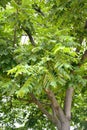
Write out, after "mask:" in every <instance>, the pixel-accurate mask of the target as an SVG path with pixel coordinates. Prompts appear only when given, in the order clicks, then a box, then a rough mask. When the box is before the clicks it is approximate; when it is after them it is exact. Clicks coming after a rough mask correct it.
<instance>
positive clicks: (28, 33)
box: [22, 27, 36, 46]
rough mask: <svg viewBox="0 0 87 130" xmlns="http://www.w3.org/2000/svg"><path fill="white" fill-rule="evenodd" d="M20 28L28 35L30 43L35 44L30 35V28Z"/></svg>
mask: <svg viewBox="0 0 87 130" xmlns="http://www.w3.org/2000/svg"><path fill="white" fill-rule="evenodd" d="M22 29H23V30H24V31H25V32H26V33H27V35H28V37H29V39H30V42H31V44H32V45H33V46H35V45H36V44H35V41H34V39H33V37H32V34H31V32H30V30H29V29H28V28H24V27H22Z"/></svg>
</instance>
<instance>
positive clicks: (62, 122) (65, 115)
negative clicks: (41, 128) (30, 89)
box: [29, 87, 73, 130]
mask: <svg viewBox="0 0 87 130" xmlns="http://www.w3.org/2000/svg"><path fill="white" fill-rule="evenodd" d="M44 91H45V93H46V94H47V96H48V98H49V100H50V102H51V109H52V113H51V114H50V113H49V112H48V111H47V110H46V108H45V107H44V106H43V104H42V103H41V102H40V101H39V100H38V99H37V98H36V97H35V96H34V94H33V93H30V94H29V95H30V96H31V100H32V102H33V103H35V104H36V105H37V106H38V108H39V109H40V110H41V111H42V112H43V113H44V114H45V115H46V116H47V118H48V119H49V120H50V121H51V122H52V123H53V124H54V125H55V126H56V128H57V130H70V120H71V103H72V96H73V88H72V87H71V88H67V90H66V94H65V103H64V111H63V109H62V108H61V106H60V105H59V104H58V101H57V100H56V98H55V95H54V93H53V92H52V91H51V90H50V89H44Z"/></svg>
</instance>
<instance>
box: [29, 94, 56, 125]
mask: <svg viewBox="0 0 87 130" xmlns="http://www.w3.org/2000/svg"><path fill="white" fill-rule="evenodd" d="M30 96H31V98H32V100H33V103H35V104H36V105H37V106H38V108H39V109H40V110H41V111H42V113H43V114H45V115H46V116H47V117H48V119H49V120H50V121H52V122H53V123H54V124H56V123H57V119H56V118H55V117H53V116H52V115H51V114H50V113H49V112H48V111H47V110H46V109H45V108H44V106H43V105H42V103H40V101H39V100H38V99H37V98H36V97H35V96H34V94H33V93H30Z"/></svg>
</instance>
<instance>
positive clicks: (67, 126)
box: [61, 121, 70, 130]
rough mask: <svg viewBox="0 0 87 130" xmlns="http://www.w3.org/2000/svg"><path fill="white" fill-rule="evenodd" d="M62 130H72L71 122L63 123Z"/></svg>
mask: <svg viewBox="0 0 87 130" xmlns="http://www.w3.org/2000/svg"><path fill="white" fill-rule="evenodd" d="M61 130H70V122H69V121H66V122H65V123H62V125H61Z"/></svg>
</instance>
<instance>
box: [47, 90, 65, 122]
mask: <svg viewBox="0 0 87 130" xmlns="http://www.w3.org/2000/svg"><path fill="white" fill-rule="evenodd" d="M45 92H46V93H47V95H48V98H49V99H50V101H51V103H52V105H53V108H54V110H55V112H56V115H57V117H58V119H59V120H60V122H65V120H66V117H65V115H64V112H63V110H62V108H61V107H60V106H59V104H58V102H57V100H56V98H55V95H54V93H53V92H52V91H51V90H46V89H45Z"/></svg>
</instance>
